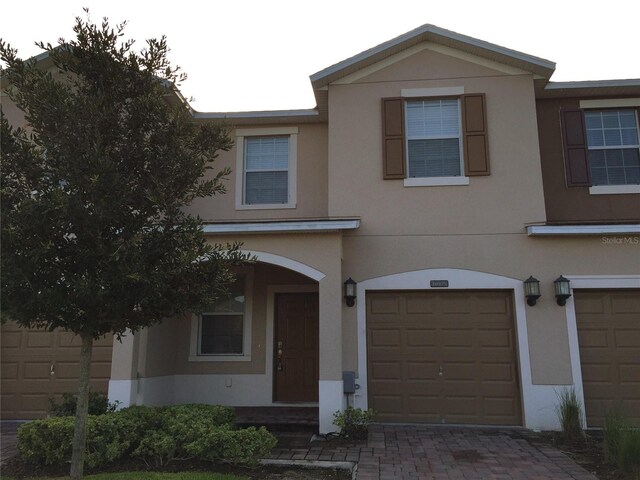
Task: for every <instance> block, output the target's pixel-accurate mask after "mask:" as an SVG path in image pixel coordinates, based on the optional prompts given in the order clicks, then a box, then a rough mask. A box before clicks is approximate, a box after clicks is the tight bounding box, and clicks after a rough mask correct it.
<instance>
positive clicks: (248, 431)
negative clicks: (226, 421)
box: [186, 426, 278, 465]
mask: <svg viewBox="0 0 640 480" xmlns="http://www.w3.org/2000/svg"><path fill="white" fill-rule="evenodd" d="M276 443H278V441H277V440H276V438H275V437H274V436H273V435H272V434H271V433H269V432H268V431H267V429H266V428H264V427H260V428H258V429H256V428H255V427H249V428H243V429H240V430H231V429H230V428H229V427H226V426H219V427H212V428H209V429H207V430H206V431H204V432H202V436H201V437H200V438H198V439H196V440H195V441H193V442H191V443H190V444H188V445H186V449H187V451H189V452H191V453H192V454H193V455H194V456H195V457H197V458H200V459H202V460H210V461H223V462H228V463H234V464H244V465H253V464H255V463H256V460H257V459H258V458H260V457H262V456H264V455H265V454H267V453H268V452H269V450H271V449H272V448H273V447H275V446H276Z"/></svg>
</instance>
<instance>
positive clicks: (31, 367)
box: [1, 322, 113, 420]
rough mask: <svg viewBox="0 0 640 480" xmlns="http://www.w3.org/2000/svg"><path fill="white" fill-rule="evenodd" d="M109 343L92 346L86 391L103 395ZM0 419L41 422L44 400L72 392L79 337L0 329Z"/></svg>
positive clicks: (10, 325) (77, 368) (75, 383)
mask: <svg viewBox="0 0 640 480" xmlns="http://www.w3.org/2000/svg"><path fill="white" fill-rule="evenodd" d="M112 344H113V338H112V336H111V335H109V336H108V337H107V338H104V339H101V340H98V341H97V342H95V343H94V347H93V362H92V364H91V388H92V389H93V390H95V391H100V392H105V393H106V392H107V388H108V383H109V377H110V375H111V350H112ZM1 346H2V377H1V378H2V381H1V392H2V419H3V420H16V419H24V420H27V419H33V418H42V417H44V416H45V415H46V412H47V399H48V398H49V397H50V396H59V395H60V394H62V393H64V392H75V391H76V390H77V389H78V374H79V372H80V365H79V359H80V338H79V337H76V336H74V335H71V334H69V333H66V332H61V331H57V330H56V331H54V332H47V331H44V330H26V329H22V328H18V326H17V325H16V324H15V323H13V322H8V323H7V324H6V325H3V326H2V342H1Z"/></svg>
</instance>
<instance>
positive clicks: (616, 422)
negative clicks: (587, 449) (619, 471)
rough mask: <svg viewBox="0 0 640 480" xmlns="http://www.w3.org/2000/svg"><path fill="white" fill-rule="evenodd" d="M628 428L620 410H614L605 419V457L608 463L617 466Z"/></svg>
mask: <svg viewBox="0 0 640 480" xmlns="http://www.w3.org/2000/svg"><path fill="white" fill-rule="evenodd" d="M625 428H626V425H625V421H624V417H623V416H622V412H621V411H620V409H619V408H612V409H610V410H609V411H608V412H607V415H606V416H605V418H604V457H605V459H606V460H607V462H609V463H612V464H616V462H617V459H618V452H619V451H620V441H621V438H622V433H623V432H624V429H625Z"/></svg>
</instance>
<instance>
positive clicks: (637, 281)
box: [565, 275, 640, 428]
mask: <svg viewBox="0 0 640 480" xmlns="http://www.w3.org/2000/svg"><path fill="white" fill-rule="evenodd" d="M565 278H567V279H568V280H569V281H570V286H571V291H572V295H571V297H569V298H568V299H567V303H566V305H565V312H566V315H567V332H568V334H569V356H570V358H571V373H572V375H573V382H574V387H575V389H576V393H577V394H578V398H579V399H580V401H581V402H582V405H584V386H583V383H582V364H581V363H580V344H579V342H578V323H577V320H576V306H575V302H574V297H573V290H575V289H624V288H635V289H640V275H565ZM582 413H583V415H585V416H584V424H585V426H586V427H587V428H588V427H589V425H588V424H587V419H586V412H584V409H583V412H582Z"/></svg>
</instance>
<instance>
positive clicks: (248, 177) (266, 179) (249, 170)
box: [236, 127, 298, 210]
mask: <svg viewBox="0 0 640 480" xmlns="http://www.w3.org/2000/svg"><path fill="white" fill-rule="evenodd" d="M297 133H298V129H297V127H272V128H250V129H238V130H236V138H237V141H236V148H237V150H238V153H237V162H236V177H237V180H236V209H239V210H244V209H277V208H295V206H296V164H297V158H296V157H297V137H298V135H297Z"/></svg>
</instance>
